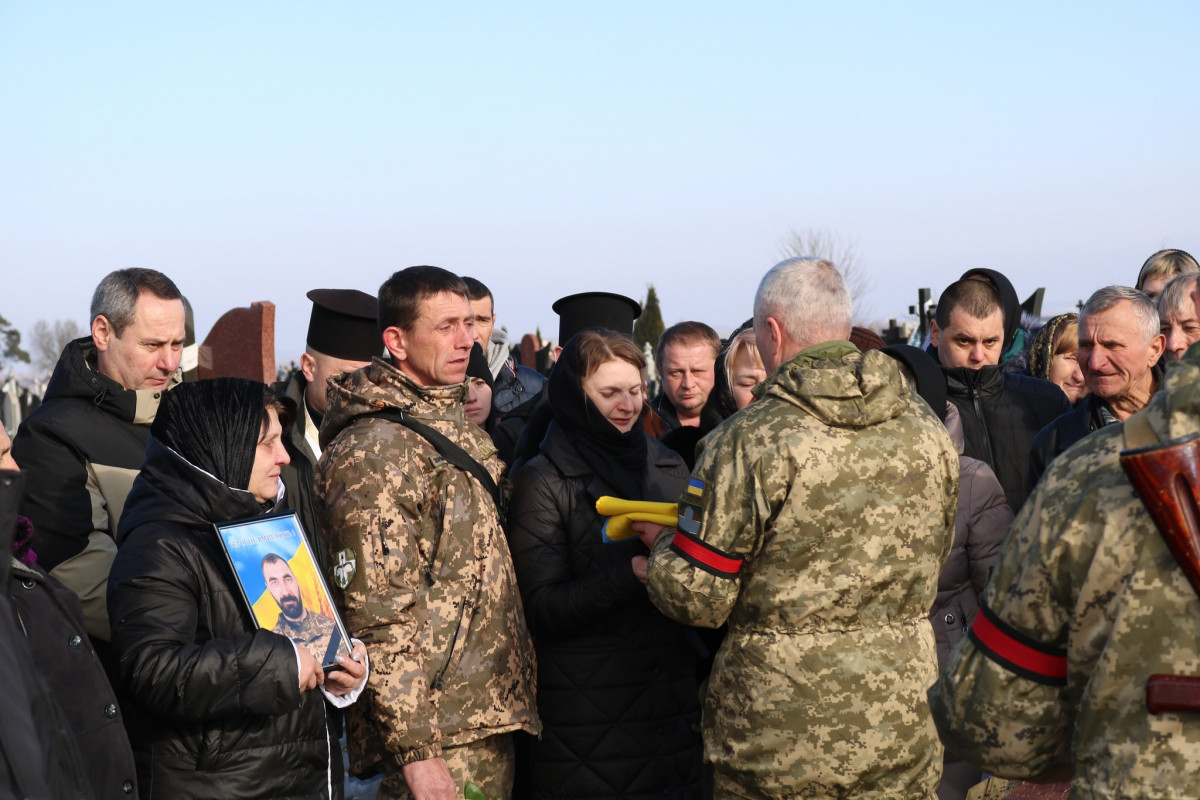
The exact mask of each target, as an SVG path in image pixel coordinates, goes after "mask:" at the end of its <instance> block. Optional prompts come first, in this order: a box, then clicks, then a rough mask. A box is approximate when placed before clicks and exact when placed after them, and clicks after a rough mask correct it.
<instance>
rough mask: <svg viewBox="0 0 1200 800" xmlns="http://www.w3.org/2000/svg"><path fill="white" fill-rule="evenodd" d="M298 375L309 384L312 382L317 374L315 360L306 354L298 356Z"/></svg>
mask: <svg viewBox="0 0 1200 800" xmlns="http://www.w3.org/2000/svg"><path fill="white" fill-rule="evenodd" d="M300 374H301V375H303V376H304V380H306V381H308V382H309V383H312V382H313V376H315V375H316V374H317V360H316V359H315V358H313V357H312V356H311V355H309V354H308V353H301V354H300Z"/></svg>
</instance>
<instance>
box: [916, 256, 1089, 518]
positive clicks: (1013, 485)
mask: <svg viewBox="0 0 1200 800" xmlns="http://www.w3.org/2000/svg"><path fill="white" fill-rule="evenodd" d="M993 274H996V275H998V274H999V273H993ZM1001 277H1003V276H1001ZM1011 328H1012V326H1011V325H1010V324H1009V321H1008V320H1006V318H1005V315H1004V309H1003V307H1002V305H1001V300H1000V293H999V292H998V291H997V290H996V286H995V283H994V282H993V281H992V280H989V279H987V278H984V277H975V278H967V279H965V280H960V281H956V282H955V283H952V284H950V286H949V287H947V288H946V290H945V291H944V292H942V296H941V297H940V298H939V299H938V305H937V312H936V319H935V320H934V321H933V323H932V325H931V331H930V336H931V339H930V341H931V343H932V345H933V348H934V349H935V355H936V357H937V359H938V361H939V363H940V364H941V366H942V370H943V372H945V373H946V389H947V393H948V395H949V400H950V402H952V403H953V404H954V405H955V407H957V408H958V411H959V415H960V417H961V418H962V426H963V437H964V441H965V446H964V450H963V454H964V455H966V456H969V457H971V458H977V459H979V460H980V461H983V462H986V463H987V464H988V466H990V467H991V468H992V469H993V470H994V471H995V473H996V477H997V478H998V479H999V480H1000V485H1001V486H1002V487H1004V496H1005V498H1006V499H1007V500H1008V505H1009V506H1010V507H1011V508H1012V509H1013V511H1014V512H1016V511H1018V510H1020V508H1021V505H1022V504H1023V503H1024V502H1025V498H1026V496H1028V494H1029V487H1028V478H1029V447H1030V444H1031V443H1032V442H1033V437H1034V436H1035V435H1036V434H1037V432H1038V431H1040V430H1041V429H1042V428H1043V427H1045V426H1046V425H1048V424H1049V423H1050V422H1051V421H1053V420H1054V419H1055V418H1056V417H1058V416H1059V415H1061V414H1064V413H1066V412H1067V411H1070V410H1071V404H1070V403H1069V402H1068V401H1067V396H1066V395H1065V394H1063V392H1062V390H1061V389H1059V388H1058V387H1057V386H1055V385H1054V384H1052V383H1050V382H1049V381H1044V380H1041V379H1039V378H1032V377H1029V376H1028V375H1020V374H1017V373H1014V372H1007V371H1005V369H1004V366H1003V365H1002V364H1001V355H1002V353H1003V352H1004V349H1003V348H1004V343H1005V342H1006V341H1007V340H1008V337H1007V336H1006V334H1005V331H1008V330H1011Z"/></svg>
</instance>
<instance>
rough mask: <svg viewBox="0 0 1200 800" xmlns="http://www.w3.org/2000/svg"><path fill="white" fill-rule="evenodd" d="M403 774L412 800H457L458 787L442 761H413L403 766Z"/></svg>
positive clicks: (432, 759)
mask: <svg viewBox="0 0 1200 800" xmlns="http://www.w3.org/2000/svg"><path fill="white" fill-rule="evenodd" d="M403 772H404V781H405V782H406V783H407V784H408V790H409V791H410V792H412V796H413V800H458V786H456V785H455V784H454V778H451V777H450V770H449V769H447V768H446V762H445V761H442V759H440V758H427V759H425V760H424V761H413V762H411V763H408V764H405V765H404V767H403Z"/></svg>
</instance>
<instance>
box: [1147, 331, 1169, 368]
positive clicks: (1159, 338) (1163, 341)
mask: <svg viewBox="0 0 1200 800" xmlns="http://www.w3.org/2000/svg"><path fill="white" fill-rule="evenodd" d="M1166 349H1167V337H1166V336H1163V335H1162V334H1161V333H1158V334H1155V336H1154V338H1153V339H1151V340H1150V366H1151V367H1153V366H1154V365H1155V364H1157V363H1158V359H1159V358H1161V357H1162V354H1163V350H1166Z"/></svg>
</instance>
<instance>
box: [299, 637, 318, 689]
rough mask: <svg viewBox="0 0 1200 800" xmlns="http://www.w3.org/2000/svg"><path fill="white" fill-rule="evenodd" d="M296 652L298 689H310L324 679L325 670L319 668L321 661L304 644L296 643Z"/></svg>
mask: <svg viewBox="0 0 1200 800" xmlns="http://www.w3.org/2000/svg"><path fill="white" fill-rule="evenodd" d="M296 652H297V653H298V654H299V655H300V691H302V692H309V691H312V690H313V689H315V688H317V687H318V686H320V685H321V681H323V680H325V671H324V670H322V669H321V662H319V661H317V659H316V657H315V656H313V654H312V653H310V652H309V651H308V648H307V647H305V646H304V645H302V644H299V643H296Z"/></svg>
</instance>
